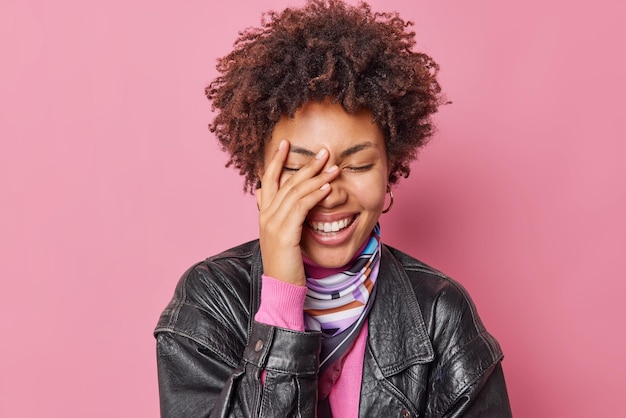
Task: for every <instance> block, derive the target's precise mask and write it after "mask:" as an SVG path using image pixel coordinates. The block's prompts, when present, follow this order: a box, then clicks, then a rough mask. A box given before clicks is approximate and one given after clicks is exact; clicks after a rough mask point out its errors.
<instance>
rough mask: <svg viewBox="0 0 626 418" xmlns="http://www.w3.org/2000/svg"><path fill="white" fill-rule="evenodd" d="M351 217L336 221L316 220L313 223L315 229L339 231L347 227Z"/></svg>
mask: <svg viewBox="0 0 626 418" xmlns="http://www.w3.org/2000/svg"><path fill="white" fill-rule="evenodd" d="M350 220H351V218H346V219H342V220H340V221H334V222H316V223H314V224H311V226H312V227H313V229H315V230H317V231H323V232H338V231H340V230H342V229H344V228H346V227H347V226H348V225H349V224H350Z"/></svg>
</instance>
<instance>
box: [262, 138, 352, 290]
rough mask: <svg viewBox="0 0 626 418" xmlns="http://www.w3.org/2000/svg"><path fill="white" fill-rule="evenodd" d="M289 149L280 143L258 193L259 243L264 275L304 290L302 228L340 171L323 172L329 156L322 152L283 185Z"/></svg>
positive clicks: (287, 143)
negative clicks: (298, 286)
mask: <svg viewBox="0 0 626 418" xmlns="http://www.w3.org/2000/svg"><path fill="white" fill-rule="evenodd" d="M289 146H290V144H289V142H288V141H287V140H282V141H281V142H280V144H279V145H278V149H276V151H275V152H274V155H273V156H272V158H271V160H270V161H269V164H266V166H265V173H264V174H263V178H262V185H263V187H261V188H260V189H259V190H257V192H256V195H257V204H258V206H259V239H260V243H261V253H262V256H263V270H264V273H265V274H266V275H268V276H270V277H273V278H275V279H278V280H282V281H285V282H288V283H293V284H297V285H301V286H304V284H305V281H306V277H305V273H304V266H303V264H302V249H301V247H300V240H301V237H302V225H303V224H304V221H305V218H306V216H307V214H308V213H309V211H310V210H311V209H312V208H313V207H315V206H316V205H317V204H318V203H319V202H321V201H322V200H323V199H324V198H325V197H326V196H327V195H328V194H329V193H330V191H331V187H332V186H331V184H330V183H331V182H332V181H333V180H334V179H335V178H336V177H337V175H338V174H339V170H338V168H337V166H336V165H333V166H331V167H329V168H327V169H325V170H324V166H325V164H326V162H327V161H328V158H329V153H328V150H326V149H325V148H322V149H321V150H320V151H319V152H318V154H317V155H316V156H315V158H311V160H310V161H309V162H308V163H307V164H306V165H304V166H303V167H302V168H300V169H299V170H298V171H297V172H295V173H294V174H293V175H291V176H289V177H288V178H287V179H286V180H284V181H283V183H282V184H281V176H282V173H283V166H284V164H285V161H286V160H287V155H288V154H289Z"/></svg>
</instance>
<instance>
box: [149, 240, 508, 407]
mask: <svg viewBox="0 0 626 418" xmlns="http://www.w3.org/2000/svg"><path fill="white" fill-rule="evenodd" d="M261 273H262V264H261V254H260V250H259V244H258V241H252V242H249V243H246V244H243V245H241V246H239V247H236V248H233V249H231V250H229V251H226V252H224V253H222V254H219V255H217V256H214V257H211V258H209V259H207V260H206V261H203V262H201V263H198V264H196V265H195V266H193V267H192V268H190V269H189V270H188V271H187V272H186V273H185V274H184V275H183V277H182V278H181V280H180V282H179V284H178V286H177V288H176V292H175V294H174V297H173V299H172V301H171V302H170V303H169V305H168V306H167V308H166V309H165V311H164V312H163V314H162V315H161V318H160V320H159V323H158V325H157V327H156V330H155V331H154V332H155V336H156V338H157V358H158V371H159V390H160V398H161V415H162V416H163V417H206V416H212V417H214V416H215V417H227V416H228V417H232V416H234V417H249V416H250V417H257V416H258V417H292V416H297V417H314V416H315V409H316V405H317V367H318V353H319V348H320V334H319V333H315V332H296V331H292V330H286V329H281V328H277V327H272V326H269V325H264V324H260V323H257V322H255V321H254V320H253V316H254V313H255V312H256V311H257V309H258V306H259V298H260V285H261ZM377 283H378V284H377V286H379V287H378V291H377V297H376V299H375V302H374V304H373V306H372V310H371V312H370V314H369V330H368V332H369V334H368V341H367V346H366V350H365V358H364V361H363V380H362V382H361V397H360V406H359V416H360V417H381V416H401V417H409V416H413V417H482V418H485V417H510V416H511V410H510V406H509V401H508V396H507V392H506V387H505V383H504V376H503V373H502V368H501V365H500V361H501V360H502V352H501V350H500V346H499V345H498V343H497V341H496V340H495V339H494V338H493V337H492V336H491V335H489V333H487V331H486V330H485V328H484V327H483V324H482V323H481V321H480V318H479V317H478V315H477V314H476V309H475V307H474V304H473V303H472V301H471V300H470V298H469V296H468V294H467V293H466V291H465V290H464V289H463V288H462V287H461V286H460V285H459V284H457V283H456V282H454V281H452V280H451V279H449V278H448V277H446V276H444V275H443V274H441V273H439V272H438V271H436V270H434V269H432V268H430V267H428V266H426V265H424V264H423V263H421V262H419V261H417V260H415V259H414V258H411V257H409V256H407V255H406V254H403V253H401V252H400V251H397V250H395V249H393V248H390V247H386V246H383V250H382V258H381V266H380V272H379V276H378V282H377ZM262 370H265V371H266V376H265V383H264V385H261V383H260V380H259V375H260V373H261V371H262Z"/></svg>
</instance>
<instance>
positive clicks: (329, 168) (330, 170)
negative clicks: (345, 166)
mask: <svg viewBox="0 0 626 418" xmlns="http://www.w3.org/2000/svg"><path fill="white" fill-rule="evenodd" d="M337 168H339V167H337V165H333V166H331V167H328V169H327V170H326V173H332V172H333V171H336V170H337Z"/></svg>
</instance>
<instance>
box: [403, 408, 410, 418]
mask: <svg viewBox="0 0 626 418" xmlns="http://www.w3.org/2000/svg"><path fill="white" fill-rule="evenodd" d="M401 416H402V418H409V417H410V416H411V413H410V412H409V410H408V409H403V410H402V414H401Z"/></svg>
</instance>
